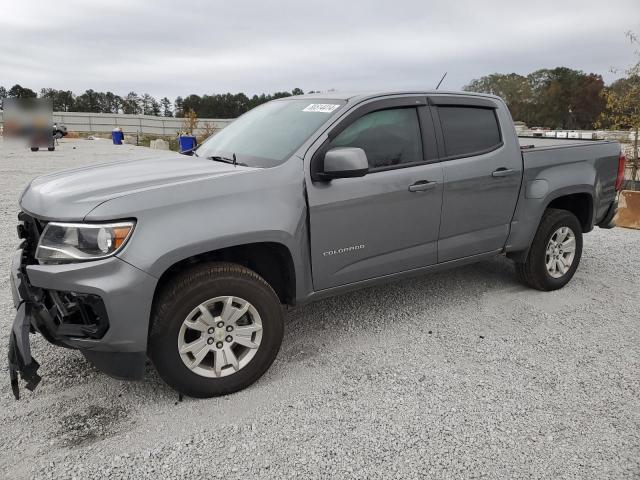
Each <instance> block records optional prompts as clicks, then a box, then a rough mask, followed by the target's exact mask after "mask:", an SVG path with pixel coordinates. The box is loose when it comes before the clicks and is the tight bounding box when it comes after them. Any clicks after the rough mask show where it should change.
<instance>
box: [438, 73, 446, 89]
mask: <svg viewBox="0 0 640 480" xmlns="http://www.w3.org/2000/svg"><path fill="white" fill-rule="evenodd" d="M446 76H447V72H444V75H442V78H441V79H440V81H439V82H438V86H437V87H436V90H437V89H439V88H440V84H441V83H442V81H443V80H444V77H446Z"/></svg>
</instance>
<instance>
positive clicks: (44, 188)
mask: <svg viewBox="0 0 640 480" xmlns="http://www.w3.org/2000/svg"><path fill="white" fill-rule="evenodd" d="M252 170H255V168H251V167H242V166H237V167H234V166H233V165H230V164H226V163H221V162H214V161H212V160H207V159H204V158H199V157H189V156H185V155H179V154H176V155H175V156H173V155H169V156H167V155H163V156H158V157H150V158H145V159H141V160H132V161H123V162H115V163H107V164H102V165H93V166H88V167H82V168H77V169H73V170H64V171H61V172H57V173H52V174H48V175H43V176H41V177H38V178H36V179H34V180H33V181H32V182H31V184H30V185H29V186H28V187H27V189H26V190H25V191H24V193H23V194H22V198H21V199H20V206H21V207H22V209H23V210H25V211H26V212H28V213H30V214H33V215H36V216H37V217H40V218H43V219H47V220H81V219H82V218H84V217H85V216H86V215H87V214H88V213H89V212H90V211H91V210H93V209H94V208H95V207H97V206H98V205H100V204H101V203H103V202H106V201H107V200H111V199H114V198H117V197H121V196H124V195H130V194H132V193H137V192H141V191H145V190H150V189H155V188H164V187H167V186H170V185H175V184H180V183H186V182H196V181H200V180H205V179H210V178H214V177H222V176H228V175H238V174H241V173H246V172H248V171H252Z"/></svg>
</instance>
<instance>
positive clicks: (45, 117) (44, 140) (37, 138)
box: [2, 98, 55, 152]
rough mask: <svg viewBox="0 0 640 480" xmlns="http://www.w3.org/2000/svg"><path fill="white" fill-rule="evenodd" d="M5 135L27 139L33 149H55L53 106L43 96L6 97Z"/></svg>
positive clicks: (4, 101) (4, 104)
mask: <svg viewBox="0 0 640 480" xmlns="http://www.w3.org/2000/svg"><path fill="white" fill-rule="evenodd" d="M2 106H3V110H4V111H3V122H4V129H3V136H4V137H5V138H9V139H23V140H26V142H27V145H28V146H29V147H31V150H32V151H34V152H36V151H38V150H39V148H40V147H47V148H48V149H49V150H50V151H53V150H54V149H55V144H54V136H53V128H52V126H53V106H52V103H51V100H49V99H42V98H6V99H4V100H3V103H2Z"/></svg>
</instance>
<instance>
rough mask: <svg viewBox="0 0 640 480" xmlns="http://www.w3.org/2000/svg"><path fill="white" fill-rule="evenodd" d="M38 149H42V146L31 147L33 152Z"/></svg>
mask: <svg viewBox="0 0 640 480" xmlns="http://www.w3.org/2000/svg"><path fill="white" fill-rule="evenodd" d="M38 150H40V147H31V151H32V152H37V151H38Z"/></svg>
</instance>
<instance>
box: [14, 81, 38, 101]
mask: <svg viewBox="0 0 640 480" xmlns="http://www.w3.org/2000/svg"><path fill="white" fill-rule="evenodd" d="M37 96H38V95H37V94H36V92H34V91H33V90H31V89H30V88H26V87H22V86H20V85H18V84H16V85H14V86H13V87H11V88H10V89H9V91H8V92H7V97H8V98H36V97H37Z"/></svg>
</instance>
